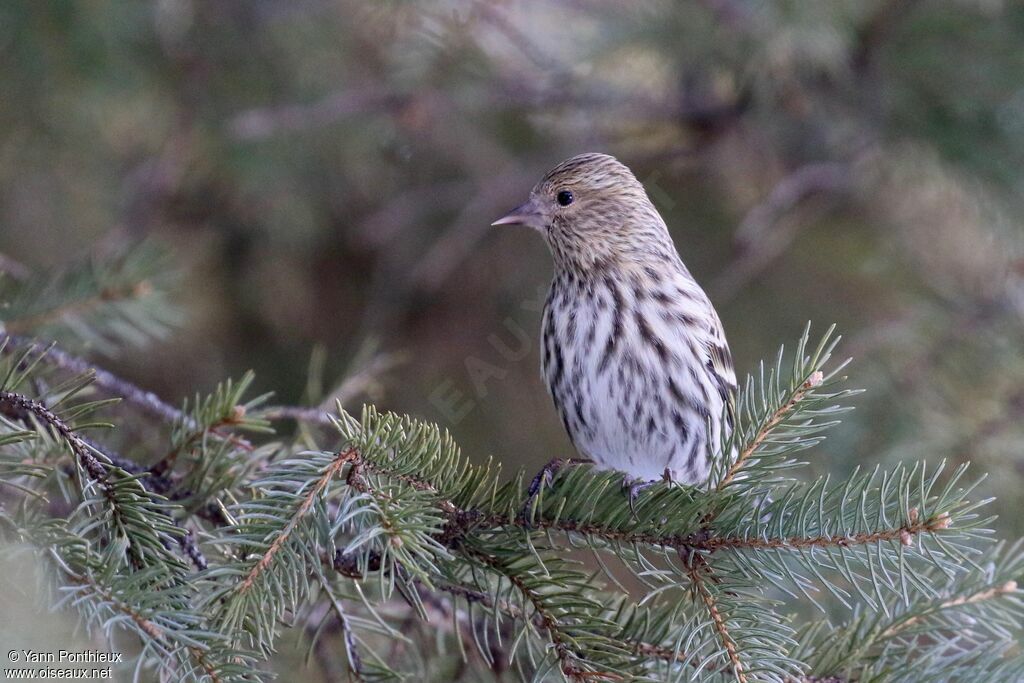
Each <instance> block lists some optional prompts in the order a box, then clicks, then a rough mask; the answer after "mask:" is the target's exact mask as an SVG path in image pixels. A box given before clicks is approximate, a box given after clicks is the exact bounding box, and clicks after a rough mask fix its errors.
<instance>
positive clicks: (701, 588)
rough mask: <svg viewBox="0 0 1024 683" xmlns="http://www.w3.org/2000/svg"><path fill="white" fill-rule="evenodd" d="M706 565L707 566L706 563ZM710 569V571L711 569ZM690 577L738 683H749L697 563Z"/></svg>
mask: <svg viewBox="0 0 1024 683" xmlns="http://www.w3.org/2000/svg"><path fill="white" fill-rule="evenodd" d="M696 557H699V556H696ZM702 562H703V561H702ZM704 564H705V565H706V563H704ZM708 569H709V570H710V567H709V568H708ZM689 575H690V580H691V581H692V582H693V586H694V588H695V589H696V590H697V594H698V595H699V596H700V598H701V600H702V601H703V603H704V606H705V607H706V608H707V610H708V614H710V615H711V621H712V622H713V623H714V625H715V631H717V632H718V637H719V638H720V639H721V641H722V645H724V646H725V651H726V654H727V655H728V658H729V666H730V668H731V669H732V672H733V674H734V675H735V676H736V680H737V682H738V683H747V681H748V679H747V675H746V673H745V672H744V668H743V662H741V661H740V656H739V651H738V649H737V647H736V641H734V640H733V638H732V635H731V634H730V633H729V629H728V628H727V626H726V623H725V619H724V618H723V617H722V613H721V612H720V611H719V609H718V603H716V602H715V596H713V595H712V594H711V591H710V590H708V587H707V584H706V583H705V581H704V577H702V576H701V575H700V569H699V568H698V567H697V566H696V563H693V564H691V566H690V567H689Z"/></svg>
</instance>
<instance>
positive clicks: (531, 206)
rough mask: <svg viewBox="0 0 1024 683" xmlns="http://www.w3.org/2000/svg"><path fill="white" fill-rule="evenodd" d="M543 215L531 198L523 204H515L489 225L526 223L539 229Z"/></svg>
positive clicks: (541, 225)
mask: <svg viewBox="0 0 1024 683" xmlns="http://www.w3.org/2000/svg"><path fill="white" fill-rule="evenodd" d="M543 218H544V216H543V215H542V214H541V212H540V211H539V210H538V209H537V205H536V204H535V203H534V201H533V199H530V200H529V201H528V202H526V203H525V204H522V205H520V206H517V207H516V208H514V209H512V210H511V211H509V212H508V213H507V214H506V215H504V216H502V217H501V218H499V219H498V220H496V221H494V222H493V223H491V225H526V226H528V227H531V228H534V229H537V230H540V229H541V228H542V227H543Z"/></svg>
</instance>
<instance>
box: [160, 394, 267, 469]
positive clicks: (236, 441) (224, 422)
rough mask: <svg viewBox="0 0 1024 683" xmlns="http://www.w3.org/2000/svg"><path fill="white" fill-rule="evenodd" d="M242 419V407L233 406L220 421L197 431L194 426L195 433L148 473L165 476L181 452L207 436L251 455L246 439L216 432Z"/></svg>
mask: <svg viewBox="0 0 1024 683" xmlns="http://www.w3.org/2000/svg"><path fill="white" fill-rule="evenodd" d="M244 417H245V410H244V408H243V407H242V406H235V409H234V411H233V412H232V414H231V415H229V416H228V417H225V418H223V419H220V420H218V421H216V422H214V423H213V424H211V425H207V426H206V427H204V428H202V429H199V428H198V425H196V429H195V431H193V432H192V433H191V434H189V435H188V436H186V437H185V439H184V440H183V441H182V442H181V445H180V446H178V447H177V448H174V449H173V450H171V452H169V453H168V454H167V455H165V456H164V457H163V458H161V459H160V460H159V461H158V462H156V463H155V464H153V465H152V466H151V467H150V468H149V472H150V473H151V474H152V475H153V476H155V477H163V476H166V475H167V474H168V473H169V472H170V471H171V470H172V469H173V468H174V463H175V462H176V461H177V459H178V456H179V455H181V454H182V453H183V452H185V451H187V450H188V449H189V448H191V447H192V445H193V444H194V443H195V442H196V441H199V440H200V439H203V437H205V436H207V435H209V436H214V437H216V438H218V439H220V440H221V441H226V442H228V443H230V444H231V445H233V446H235V447H237V448H240V449H241V450H243V451H246V452H248V453H251V452H252V451H253V450H254V448H253V445H252V444H251V443H249V441H248V440H247V439H244V438H242V437H240V436H238V435H236V434H222V433H221V432H219V431H217V430H219V429H221V428H223V427H230V426H232V425H236V424H238V423H239V422H241V421H242V418H244ZM193 423H194V421H193Z"/></svg>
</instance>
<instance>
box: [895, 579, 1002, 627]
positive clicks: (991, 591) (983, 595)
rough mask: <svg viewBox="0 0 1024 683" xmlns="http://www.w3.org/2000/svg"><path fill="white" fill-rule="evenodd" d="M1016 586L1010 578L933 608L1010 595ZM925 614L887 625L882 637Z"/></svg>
mask: <svg viewBox="0 0 1024 683" xmlns="http://www.w3.org/2000/svg"><path fill="white" fill-rule="evenodd" d="M1017 588H1018V584H1017V582H1016V581H1013V580H1010V581H1007V582H1005V583H1003V584H1002V585H999V586H992V587H991V588H986V589H985V590H982V591H978V592H977V593H975V594H974V595H965V596H961V597H959V598H953V599H952V600H947V601H946V602H944V603H942V604H941V605H939V606H938V607H937V608H936V609H935V611H940V610H944V609H952V608H953V607H962V606H963V605H973V604H975V603H978V602H985V601H987V600H995V599H998V598H1001V597H1003V596H1006V595H1011V594H1013V593H1016V592H1017ZM926 616H927V615H918V616H914V617H911V618H910V619H907V620H906V621H904V622H902V623H900V624H895V625H893V626H891V627H889V628H888V629H887V630H886V631H885V632H884V633H882V636H881V637H882V638H891V637H892V636H894V635H896V634H897V633H899V632H900V631H902V630H904V629H906V628H908V627H910V626H912V625H914V624H916V623H918V622H919V621H921V620H922V619H924V618H926Z"/></svg>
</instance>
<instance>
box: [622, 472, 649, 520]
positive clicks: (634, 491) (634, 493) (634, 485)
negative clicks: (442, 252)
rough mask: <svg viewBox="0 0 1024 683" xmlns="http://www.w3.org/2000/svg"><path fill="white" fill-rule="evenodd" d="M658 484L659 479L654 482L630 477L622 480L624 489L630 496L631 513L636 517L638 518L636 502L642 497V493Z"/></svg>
mask: <svg viewBox="0 0 1024 683" xmlns="http://www.w3.org/2000/svg"><path fill="white" fill-rule="evenodd" d="M657 483H658V480H657V479H655V480H653V481H644V480H641V479H633V478H631V477H629V476H628V475H627V476H625V477H623V478H622V488H623V489H625V490H626V492H627V494H628V495H629V511H630V512H631V513H633V516H634V517H636V500H637V498H639V497H640V492H641V491H643V490H645V489H648V488H650V487H651V486H653V485H654V484H657Z"/></svg>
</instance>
